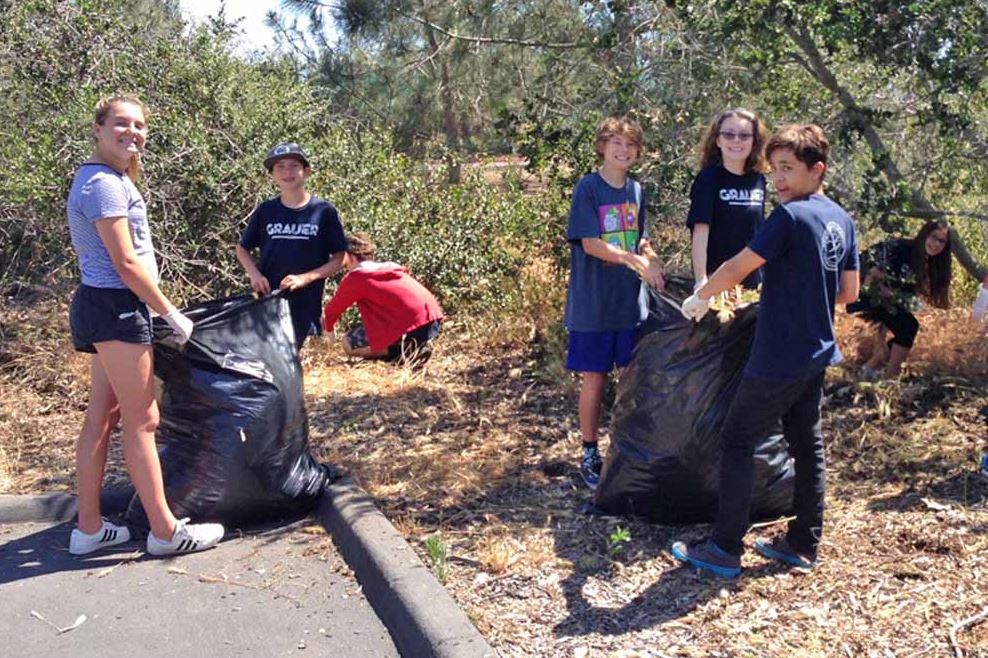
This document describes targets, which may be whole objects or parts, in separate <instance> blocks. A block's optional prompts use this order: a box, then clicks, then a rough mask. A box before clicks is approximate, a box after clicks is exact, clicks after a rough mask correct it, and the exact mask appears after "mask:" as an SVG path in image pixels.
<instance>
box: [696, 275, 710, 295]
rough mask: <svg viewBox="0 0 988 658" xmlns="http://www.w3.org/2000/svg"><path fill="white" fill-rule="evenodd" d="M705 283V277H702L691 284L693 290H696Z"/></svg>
mask: <svg viewBox="0 0 988 658" xmlns="http://www.w3.org/2000/svg"><path fill="white" fill-rule="evenodd" d="M705 285H707V277H703V278H702V279H700V280H699V281H697V282H696V283H694V284H693V292H696V291H697V290H699V289H700V288H702V287H703V286H705Z"/></svg>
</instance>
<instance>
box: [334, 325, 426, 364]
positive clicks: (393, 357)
mask: <svg viewBox="0 0 988 658" xmlns="http://www.w3.org/2000/svg"><path fill="white" fill-rule="evenodd" d="M441 326H442V320H435V321H433V322H429V323H428V324H423V325H422V326H421V327H416V328H415V329H412V330H411V331H409V332H408V333H407V334H405V335H404V336H402V337H401V338H399V339H398V340H396V341H395V342H394V343H392V344H391V345H388V354H387V356H384V357H382V358H383V359H384V360H385V361H399V362H400V361H404V360H406V359H410V358H412V356H413V355H414V354H416V353H417V352H419V351H420V350H421V349H422V348H423V347H424V346H425V344H426V343H428V342H429V341H430V340H432V339H433V338H435V337H436V336H438V335H439V329H440V327H441ZM346 335H347V338H349V339H350V347H356V348H360V347H368V346H369V345H370V343H369V342H368V341H367V330H366V329H364V325H362V324H358V325H357V326H356V327H354V328H353V329H351V330H350V331H348V332H346Z"/></svg>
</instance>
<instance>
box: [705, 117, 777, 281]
mask: <svg viewBox="0 0 988 658" xmlns="http://www.w3.org/2000/svg"><path fill="white" fill-rule="evenodd" d="M766 139H767V132H766V130H765V126H764V124H763V123H762V121H761V120H760V119H759V118H758V117H757V116H756V115H755V114H754V113H753V112H749V111H748V110H743V109H732V110H726V111H724V112H721V113H720V114H718V115H717V116H716V117H714V119H713V121H711V122H710V126H709V127H708V128H707V132H706V136H705V137H704V138H703V141H702V142H701V144H700V173H699V174H697V176H696V178H695V179H694V180H693V185H692V187H691V188H690V211H689V215H688V216H687V218H686V226H687V227H689V229H690V231H691V232H692V257H693V277H694V280H695V281H696V286H695V288H694V289H699V288H700V287H701V286H702V285H703V284H704V283H706V281H707V276H708V275H710V274H713V273H714V272H715V271H716V270H717V268H718V267H720V265H721V263H723V262H725V261H727V260H730V259H731V258H732V257H733V256H734V255H736V254H737V253H739V252H740V251H741V250H742V249H743V248H744V247H745V246H747V244H748V241H749V240H751V238H752V236H753V235H754V234H755V230H756V229H757V228H758V227H759V226H760V225H761V223H762V222H763V221H764V219H765V176H764V175H763V174H764V173H765V172H766V171H768V162H767V161H766V160H765V141H766ZM759 283H761V270H755V271H754V272H752V273H751V274H750V275H749V276H748V277H747V278H746V279H745V280H744V283H743V285H744V286H745V287H746V288H756V287H757V286H758V284H759Z"/></svg>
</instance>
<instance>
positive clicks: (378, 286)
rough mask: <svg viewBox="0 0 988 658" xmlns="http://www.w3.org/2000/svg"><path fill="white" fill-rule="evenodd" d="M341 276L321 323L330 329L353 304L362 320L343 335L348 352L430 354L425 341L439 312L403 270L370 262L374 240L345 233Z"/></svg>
mask: <svg viewBox="0 0 988 658" xmlns="http://www.w3.org/2000/svg"><path fill="white" fill-rule="evenodd" d="M346 244H347V249H346V254H345V255H344V258H343V265H344V267H346V269H347V274H346V276H344V277H343V280H342V281H340V285H339V287H337V289H336V294H335V295H333V298H332V299H331V300H329V303H328V304H326V308H325V309H323V316H322V326H323V329H324V330H325V331H332V330H333V327H334V326H335V325H336V321H337V320H339V319H340V316H341V315H343V312H344V311H346V310H347V309H348V308H350V306H352V305H353V304H356V305H357V310H358V311H360V318H361V319H362V320H363V321H364V323H363V324H360V325H357V326H356V327H354V328H353V329H351V330H350V331H348V332H347V333H346V335H345V336H344V337H343V351H344V352H345V353H346V354H347V355H348V356H359V357H363V358H365V359H383V360H385V361H397V362H405V361H410V362H415V363H419V364H420V363H423V362H424V361H425V360H426V359H428V358H429V356H431V348H429V347H428V345H427V343H428V342H429V341H431V340H432V339H433V338H435V337H436V336H438V335H439V328H440V325H441V323H442V319H443V311H442V309H441V308H440V307H439V302H437V301H436V298H435V297H434V296H433V295H432V293H431V292H429V291H428V290H427V289H426V288H425V286H423V285H422V284H421V283H419V282H418V281H416V280H415V279H414V278H412V276H411V275H410V274H409V273H408V268H406V267H404V266H402V265H399V264H398V263H391V262H377V261H375V260H374V251H375V247H374V243H373V242H371V241H370V238H368V237H367V236H366V235H365V234H363V233H353V234H351V235H347V236H346Z"/></svg>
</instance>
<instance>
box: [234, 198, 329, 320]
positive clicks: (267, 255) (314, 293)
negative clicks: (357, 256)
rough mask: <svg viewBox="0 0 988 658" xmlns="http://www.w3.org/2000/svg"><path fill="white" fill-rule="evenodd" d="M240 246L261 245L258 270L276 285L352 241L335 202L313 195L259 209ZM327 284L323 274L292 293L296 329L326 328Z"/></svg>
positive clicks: (269, 203) (278, 200)
mask: <svg viewBox="0 0 988 658" xmlns="http://www.w3.org/2000/svg"><path fill="white" fill-rule="evenodd" d="M240 246H242V247H243V248H244V249H246V250H248V251H251V250H253V249H259V250H260V252H261V259H260V262H259V263H258V269H259V270H260V271H261V274H263V275H264V276H265V278H267V280H268V283H270V284H271V288H272V289H274V288H277V287H278V285H279V284H280V283H281V280H282V279H284V278H285V277H286V276H288V275H289V274H301V273H303V272H308V271H310V270H314V269H316V268H317V267H320V266H322V265H325V264H326V262H327V261H328V260H329V259H330V257H331V256H332V255H333V254H336V253H339V252H341V251H345V250H346V240H345V239H344V237H343V225H342V224H341V223H340V215H339V213H338V212H337V211H336V208H335V207H333V204H331V203H329V202H328V201H324V200H322V199H320V198H318V197H315V196H313V197H312V198H311V199H309V203H307V204H305V205H304V206H302V207H301V208H289V207H287V206H286V205H285V204H283V203H282V202H281V198H279V197H276V198H274V199H269V200H267V201H265V202H263V203H261V204H260V205H259V206H257V208H255V209H254V212H253V213H252V214H251V216H250V221H249V222H248V224H247V228H246V229H245V230H244V232H243V235H242V236H241V237H240ZM324 287H325V281H324V280H323V279H319V280H318V281H314V282H313V283H310V284H309V285H307V286H305V287H304V288H302V289H301V290H296V291H295V292H293V293H291V294H290V295H288V303H289V305H290V306H291V310H292V321H293V324H294V325H295V331H296V333H299V332H300V331H301V332H303V335H307V334H310V333H320V327H321V323H320V316H321V315H322V296H323V289H324ZM298 338H301V337H298Z"/></svg>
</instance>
